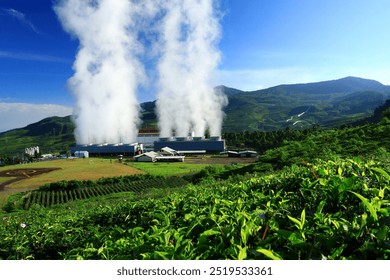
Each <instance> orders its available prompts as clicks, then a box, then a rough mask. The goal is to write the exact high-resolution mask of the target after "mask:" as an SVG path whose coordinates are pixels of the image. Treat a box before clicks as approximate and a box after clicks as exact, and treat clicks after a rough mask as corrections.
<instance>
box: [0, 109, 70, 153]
mask: <svg viewBox="0 0 390 280" xmlns="http://www.w3.org/2000/svg"><path fill="white" fill-rule="evenodd" d="M73 130H74V124H73V122H72V120H71V117H70V116H67V117H50V118H45V119H43V120H41V121H39V122H36V123H33V124H29V125H28V126H26V127H24V128H20V129H13V130H10V131H7V132H3V133H0V155H6V156H13V155H15V154H19V156H20V153H23V151H24V149H25V148H27V147H32V146H39V147H40V151H41V153H43V154H46V153H54V152H58V151H63V152H66V151H67V150H68V149H69V147H70V146H73V145H75V140H74V136H73Z"/></svg>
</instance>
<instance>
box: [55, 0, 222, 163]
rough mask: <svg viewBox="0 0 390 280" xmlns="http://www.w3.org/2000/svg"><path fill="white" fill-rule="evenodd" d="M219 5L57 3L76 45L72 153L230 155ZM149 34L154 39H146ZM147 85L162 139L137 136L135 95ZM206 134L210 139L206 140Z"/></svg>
mask: <svg viewBox="0 0 390 280" xmlns="http://www.w3.org/2000/svg"><path fill="white" fill-rule="evenodd" d="M216 2H217V1H213V0H197V1H193V0H181V1H171V0H164V1H153V0H145V1H129V0H116V1H112V0H94V1H80V0H59V1H56V4H55V6H54V11H55V12H56V14H57V16H58V19H59V21H60V23H61V25H62V27H63V29H64V30H65V31H66V32H67V33H69V34H70V35H71V36H72V37H73V38H76V39H77V40H78V42H79V48H78V53H77V55H76V57H75V62H74V64H73V70H74V75H73V76H72V77H71V78H70V79H69V80H68V86H69V89H70V91H71V92H72V94H73V96H74V98H75V106H74V111H73V121H74V123H75V126H76V128H75V139H76V143H77V146H76V147H73V148H72V149H71V152H72V153H74V152H76V151H86V152H88V153H89V154H90V155H119V154H121V155H124V156H125V155H135V154H139V153H142V152H143V151H144V150H147V151H151V150H152V149H153V150H155V151H159V150H160V149H161V148H164V147H169V148H171V149H174V150H176V151H181V152H183V153H184V152H187V153H189V152H191V151H192V152H193V153H200V152H205V153H214V152H221V151H223V150H224V149H225V142H224V140H222V139H221V137H220V136H219V135H221V127H222V120H223V116H224V113H223V108H224V107H225V106H226V105H227V98H226V96H225V95H224V94H223V93H221V92H220V91H218V90H215V89H214V86H213V84H214V82H215V81H214V78H215V70H216V69H217V66H218V64H219V62H220V59H221V54H220V51H219V49H218V42H219V39H220V37H221V31H220V24H219V19H220V16H219V12H218V5H217V3H216ZM102 19H109V20H102ZM151 30H152V34H153V36H145V34H149V32H150V31H151ZM150 61H155V62H156V63H150ZM150 68H151V69H150ZM149 72H151V75H150V76H148V73H149ZM150 85H154V87H155V90H153V91H154V92H153V93H154V94H155V96H156V115H157V119H158V131H157V133H156V134H155V135H149V136H150V137H149V136H147V137H146V136H145V135H144V136H142V135H141V134H142V133H138V131H139V130H138V128H139V127H140V126H141V120H140V115H141V108H140V105H139V104H140V102H139V100H138V96H137V95H138V94H139V93H140V92H142V91H140V88H142V87H145V86H146V88H148V86H150ZM152 88H153V87H152ZM192 131H193V132H192ZM206 131H209V133H210V134H211V135H213V137H210V138H208V139H205V138H204V137H201V136H203V135H205V132H206ZM188 135H190V136H188ZM187 136H188V137H187ZM142 137H143V138H142ZM90 143H92V144H90Z"/></svg>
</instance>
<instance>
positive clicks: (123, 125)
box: [54, 0, 144, 144]
mask: <svg viewBox="0 0 390 280" xmlns="http://www.w3.org/2000/svg"><path fill="white" fill-rule="evenodd" d="M137 8H138V9H137ZM139 8H140V7H139V5H135V4H133V3H132V2H131V1H127V0H115V1H112V0H95V1H92V0H89V1H87V0H86V1H80V0H63V1H61V2H59V4H58V5H56V6H55V7H54V10H55V11H56V13H57V15H58V17H59V19H60V21H61V23H62V25H63V27H64V29H65V30H66V31H67V32H69V33H70V34H72V35H74V36H76V37H77V38H78V40H79V42H80V47H79V52H78V54H77V58H76V61H75V63H74V66H73V67H74V71H75V74H74V76H73V77H72V78H71V79H70V81H69V85H70V87H71V90H72V92H73V94H74V95H75V97H76V107H75V110H74V120H75V123H76V132H75V136H76V142H77V143H78V144H88V143H104V142H107V143H119V142H126V143H129V142H132V141H134V139H135V138H136V134H137V126H138V124H139V103H138V100H137V97H136V90H137V86H138V85H139V81H140V80H142V79H143V78H144V71H143V67H142V65H141V64H140V62H139V60H138V59H137V54H138V53H140V52H141V51H142V46H141V45H140V44H139V42H138V41H137V17H138V14H139V12H140V10H139Z"/></svg>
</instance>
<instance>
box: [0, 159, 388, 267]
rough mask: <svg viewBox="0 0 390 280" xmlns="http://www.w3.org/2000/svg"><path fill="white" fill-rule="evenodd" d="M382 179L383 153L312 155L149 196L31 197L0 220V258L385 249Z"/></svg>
mask: <svg viewBox="0 0 390 280" xmlns="http://www.w3.org/2000/svg"><path fill="white" fill-rule="evenodd" d="M389 186H390V166H389V164H388V162H385V163H381V162H374V161H366V162H361V161H358V160H355V159H354V160H337V161H327V162H322V161H320V162H319V164H307V165H301V166H292V167H289V168H285V169H283V170H282V171H281V172H278V173H274V174H270V175H267V176H258V177H253V178H251V179H247V180H243V181H241V182H237V183H236V182H233V183H229V182H222V181H215V182H211V181H208V182H204V183H202V185H199V186H189V187H188V188H186V189H185V190H184V191H183V192H180V193H178V192H176V193H172V194H170V195H167V196H165V197H162V198H159V199H152V198H148V199H139V200H137V201H125V200H123V199H120V200H119V199H118V200H115V201H107V203H106V202H105V201H104V200H100V201H98V202H96V204H94V203H95V202H94V201H89V202H88V204H87V202H86V203H85V204H82V203H81V204H77V205H79V206H77V205H75V206H74V207H75V208H74V209H73V206H72V209H68V207H65V206H64V207H58V208H56V209H53V208H43V207H33V208H32V209H31V210H30V211H25V212H24V213H20V214H18V215H10V216H9V217H4V218H3V219H2V220H0V259H177V260H179V259H193V260H195V259H204V260H207V259H363V260H365V259H390V237H389V236H390V196H389V193H390V187H389ZM113 187H114V186H110V188H113ZM116 187H118V186H116ZM107 189H108V188H107ZM73 194H74V193H72V195H73ZM37 195H39V194H37ZM42 195H43V193H42V194H41V196H42ZM45 195H46V194H45ZM50 197H51V196H50ZM111 202H114V203H111ZM110 203H111V204H110ZM82 207H84V208H82Z"/></svg>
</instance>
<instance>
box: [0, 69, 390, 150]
mask: <svg viewBox="0 0 390 280" xmlns="http://www.w3.org/2000/svg"><path fill="white" fill-rule="evenodd" d="M216 90H219V91H221V92H223V93H224V94H225V95H226V96H227V97H228V99H229V104H228V105H227V106H226V108H224V112H225V119H224V122H223V128H222V131H223V132H239V131H255V130H263V131H270V130H278V129H285V128H287V127H290V128H294V129H295V128H307V127H312V126H320V127H322V128H332V127H336V126H340V125H341V124H351V123H356V122H358V121H359V120H361V119H364V118H367V117H370V116H371V114H372V113H373V112H374V110H375V109H376V108H378V107H380V106H381V105H383V104H384V103H385V101H386V100H387V99H390V87H389V86H386V85H383V84H381V83H379V82H377V81H375V80H368V79H363V78H357V77H345V78H341V79H337V80H331V81H322V82H316V83H305V84H304V83H299V84H290V85H288V84H287V85H286V84H285V85H278V86H274V87H270V88H267V89H260V90H255V91H242V90H239V89H235V88H230V87H227V86H224V85H220V86H217V87H216ZM155 104H156V103H155V101H149V102H144V103H142V104H140V105H141V109H142V110H141V117H142V120H143V127H156V126H157V120H156V113H155ZM73 130H74V124H73V122H72V121H71V117H70V116H67V117H63V118H62V117H51V118H45V119H43V120H41V121H39V122H36V123H34V124H29V125H27V126H25V127H23V128H17V129H12V130H9V131H6V132H2V133H0V154H2V153H4V152H5V151H6V146H7V145H9V144H12V146H13V147H14V148H15V149H18V150H21V149H22V148H23V149H24V148H25V147H28V146H29V145H31V146H34V145H39V146H43V147H44V150H46V151H51V150H55V149H57V150H66V148H67V147H68V146H70V145H74V137H73ZM21 139H23V141H22V140H21ZM46 140H48V141H46ZM49 140H50V141H49ZM15 149H13V150H15Z"/></svg>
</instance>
